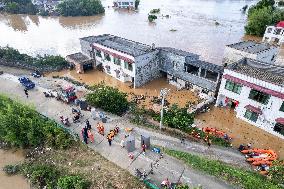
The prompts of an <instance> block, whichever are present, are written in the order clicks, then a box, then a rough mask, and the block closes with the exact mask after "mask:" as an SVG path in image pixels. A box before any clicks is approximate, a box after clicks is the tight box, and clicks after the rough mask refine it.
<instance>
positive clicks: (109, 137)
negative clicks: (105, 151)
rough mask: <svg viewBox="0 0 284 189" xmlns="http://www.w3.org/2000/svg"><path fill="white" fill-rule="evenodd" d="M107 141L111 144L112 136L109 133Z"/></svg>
mask: <svg viewBox="0 0 284 189" xmlns="http://www.w3.org/2000/svg"><path fill="white" fill-rule="evenodd" d="M107 141H108V144H109V146H111V141H112V138H111V136H110V134H108V135H107Z"/></svg>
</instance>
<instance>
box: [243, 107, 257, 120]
mask: <svg viewBox="0 0 284 189" xmlns="http://www.w3.org/2000/svg"><path fill="white" fill-rule="evenodd" d="M244 117H245V118H247V119H248V120H251V121H253V122H256V121H257V119H258V114H257V113H255V112H252V111H250V110H246V113H245V115H244Z"/></svg>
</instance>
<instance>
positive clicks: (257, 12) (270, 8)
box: [245, 0, 284, 37]
mask: <svg viewBox="0 0 284 189" xmlns="http://www.w3.org/2000/svg"><path fill="white" fill-rule="evenodd" d="M281 20H284V11H283V10H281V9H276V8H275V7H274V0H261V1H259V2H258V3H257V4H256V5H254V6H252V7H250V8H249V10H248V21H247V24H246V26H245V31H246V34H249V35H256V36H260V37H261V36H263V34H264V32H265V30H266V27H267V26H269V25H275V24H276V23H278V22H279V21H281Z"/></svg>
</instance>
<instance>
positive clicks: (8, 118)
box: [0, 94, 74, 148]
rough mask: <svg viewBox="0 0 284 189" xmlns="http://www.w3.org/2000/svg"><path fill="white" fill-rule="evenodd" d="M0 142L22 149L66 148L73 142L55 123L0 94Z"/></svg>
mask: <svg viewBox="0 0 284 189" xmlns="http://www.w3.org/2000/svg"><path fill="white" fill-rule="evenodd" d="M0 141H3V142H7V143H8V144H10V145H11V146H15V147H23V148H28V147H37V146H45V145H46V146H50V147H54V148H67V147H69V146H70V145H71V144H72V143H73V141H74V140H73V138H72V136H71V135H70V134H69V133H67V132H66V131H65V130H64V129H63V128H61V127H59V126H58V124H57V123H56V122H55V121H52V120H49V119H47V118H45V117H43V116H42V115H40V114H39V113H38V112H36V111H35V110H34V109H33V108H31V107H29V106H27V105H23V104H21V103H19V102H17V101H14V100H11V99H10V98H8V97H6V96H4V95H1V94H0Z"/></svg>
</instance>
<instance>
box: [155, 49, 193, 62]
mask: <svg viewBox="0 0 284 189" xmlns="http://www.w3.org/2000/svg"><path fill="white" fill-rule="evenodd" d="M158 49H159V50H163V51H166V52H171V53H174V54H177V55H180V56H190V57H195V58H196V59H198V58H199V55H197V54H193V53H191V52H187V51H183V50H180V49H175V48H172V47H159V48H158Z"/></svg>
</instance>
